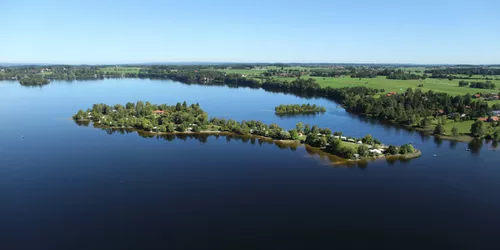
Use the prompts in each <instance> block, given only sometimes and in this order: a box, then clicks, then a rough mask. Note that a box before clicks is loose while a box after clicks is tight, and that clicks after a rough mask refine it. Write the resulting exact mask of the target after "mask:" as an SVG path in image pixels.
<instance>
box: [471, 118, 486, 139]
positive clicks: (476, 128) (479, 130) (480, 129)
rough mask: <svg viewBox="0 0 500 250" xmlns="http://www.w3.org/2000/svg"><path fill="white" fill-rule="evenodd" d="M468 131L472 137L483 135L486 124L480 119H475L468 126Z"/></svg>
mask: <svg viewBox="0 0 500 250" xmlns="http://www.w3.org/2000/svg"><path fill="white" fill-rule="evenodd" d="M470 133H471V135H472V136H474V137H483V136H484V135H485V134H486V126H485V125H484V122H483V121H481V120H477V121H476V122H475V123H473V124H472V126H471V128H470Z"/></svg>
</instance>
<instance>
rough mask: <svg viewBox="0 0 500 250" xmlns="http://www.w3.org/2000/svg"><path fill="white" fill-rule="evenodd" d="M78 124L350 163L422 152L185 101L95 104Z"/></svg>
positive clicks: (81, 113) (76, 117)
mask: <svg viewBox="0 0 500 250" xmlns="http://www.w3.org/2000/svg"><path fill="white" fill-rule="evenodd" d="M73 120H75V121H77V122H90V121H92V122H93V123H94V126H96V127H99V128H105V129H138V130H141V131H145V132H149V133H172V134H173V133H192V134H196V133H198V134H201V133H205V134H207V133H211V134H220V133H224V134H235V135H248V136H254V137H262V138H267V139H272V140H274V141H280V142H300V143H303V144H305V145H309V146H312V147H316V148H320V149H321V150H323V151H325V152H326V153H330V154H333V155H336V156H339V157H341V158H344V159H349V160H362V159H368V158H380V157H385V156H400V157H403V158H407V159H408V158H415V157H418V156H420V151H418V150H416V149H414V148H413V146H412V145H410V144H405V145H402V146H399V147H398V146H393V145H389V146H386V145H383V144H382V143H381V142H380V141H379V140H377V139H374V138H372V136H371V135H366V136H365V137H363V138H354V137H349V136H343V134H342V132H333V133H332V131H331V130H330V129H328V128H319V127H318V126H316V125H313V126H311V125H309V124H305V125H304V124H302V123H300V122H299V123H298V124H297V125H296V127H295V128H294V129H291V130H286V129H283V128H281V127H279V126H278V125H277V124H271V125H267V124H264V123H262V122H260V121H254V120H252V121H242V122H237V121H235V120H232V119H229V120H226V119H219V118H211V119H209V118H208V114H207V113H206V112H204V111H203V110H202V109H201V108H200V105H199V104H191V105H188V104H187V103H186V102H183V103H177V104H176V105H171V106H169V105H167V104H161V105H155V104H151V103H149V102H142V101H138V102H137V103H132V102H129V103H127V104H126V105H125V106H123V105H120V104H117V105H114V106H109V105H106V104H94V105H93V106H92V108H91V109H87V110H86V111H83V110H79V111H78V113H76V114H75V115H74V116H73Z"/></svg>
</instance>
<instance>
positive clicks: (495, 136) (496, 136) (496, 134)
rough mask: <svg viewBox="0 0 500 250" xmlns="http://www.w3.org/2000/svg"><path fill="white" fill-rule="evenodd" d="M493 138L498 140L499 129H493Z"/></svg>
mask: <svg viewBox="0 0 500 250" xmlns="http://www.w3.org/2000/svg"><path fill="white" fill-rule="evenodd" d="M493 139H494V140H496V141H499V140H500V129H497V130H495V133H493Z"/></svg>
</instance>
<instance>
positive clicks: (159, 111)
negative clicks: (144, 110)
mask: <svg viewBox="0 0 500 250" xmlns="http://www.w3.org/2000/svg"><path fill="white" fill-rule="evenodd" d="M163 113H165V111H163V110H154V111H153V114H163Z"/></svg>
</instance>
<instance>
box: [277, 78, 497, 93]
mask: <svg viewBox="0 0 500 250" xmlns="http://www.w3.org/2000/svg"><path fill="white" fill-rule="evenodd" d="M276 78H277V79H281V80H289V81H293V80H294V79H295V78H294V77H276ZM303 78H313V79H316V81H317V82H318V83H319V84H320V85H321V86H322V87H332V88H342V87H352V86H365V87H370V88H375V89H385V91H386V92H391V91H395V92H399V93H401V92H403V91H406V89H407V88H417V87H418V85H420V84H423V85H424V86H423V87H422V88H421V89H422V90H423V91H428V90H432V91H436V92H446V93H448V94H450V95H465V94H467V93H470V94H475V93H478V92H480V93H490V92H493V93H498V92H499V90H498V89H497V90H486V89H475V88H469V87H459V86H458V82H459V81H460V80H458V79H454V80H451V81H450V80H445V79H443V80H441V79H434V78H432V79H431V78H427V79H425V80H422V81H421V82H419V81H418V80H392V79H387V78H386V77H385V76H378V77H376V78H361V79H359V78H351V77H341V78H334V77H309V76H304V77H303ZM493 82H494V83H495V84H497V86H500V80H493Z"/></svg>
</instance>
